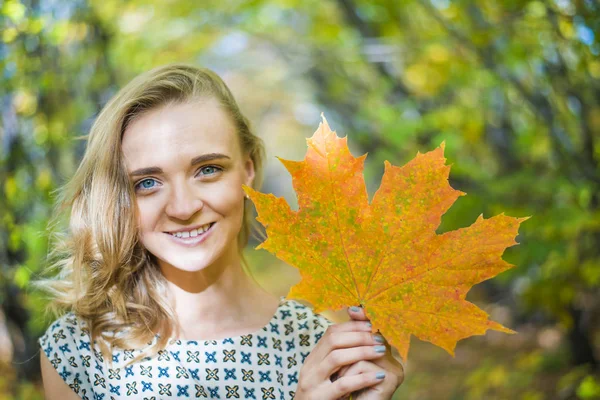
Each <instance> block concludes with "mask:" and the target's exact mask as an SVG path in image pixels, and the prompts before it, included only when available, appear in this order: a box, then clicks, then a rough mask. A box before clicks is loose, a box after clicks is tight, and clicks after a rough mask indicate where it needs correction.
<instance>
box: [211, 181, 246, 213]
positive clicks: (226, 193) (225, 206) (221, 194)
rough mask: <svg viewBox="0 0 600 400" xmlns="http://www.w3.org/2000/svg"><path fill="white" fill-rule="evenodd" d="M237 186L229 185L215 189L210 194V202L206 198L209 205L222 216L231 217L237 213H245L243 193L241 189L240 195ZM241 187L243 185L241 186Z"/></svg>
mask: <svg viewBox="0 0 600 400" xmlns="http://www.w3.org/2000/svg"><path fill="white" fill-rule="evenodd" d="M236 187H237V186H234V185H228V186H227V187H219V188H214V190H211V192H210V201H209V199H208V197H207V198H206V202H207V204H208V205H209V206H210V207H211V208H212V209H213V210H215V211H216V212H218V213H219V214H221V215H231V214H233V213H236V212H243V210H244V202H243V192H242V190H241V189H240V191H239V193H238V191H237V190H235V189H234V188H236ZM240 187H241V185H240Z"/></svg>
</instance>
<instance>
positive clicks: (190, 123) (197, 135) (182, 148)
mask: <svg viewBox="0 0 600 400" xmlns="http://www.w3.org/2000/svg"><path fill="white" fill-rule="evenodd" d="M122 150H123V156H124V158H125V162H126V164H127V167H128V169H129V170H131V169H134V168H141V167H148V166H159V167H162V168H167V167H168V165H170V164H177V163H178V162H181V161H185V162H186V163H189V160H190V159H192V158H194V157H196V156H198V155H201V154H205V153H223V154H226V155H228V156H229V157H231V158H232V159H233V160H235V159H237V158H240V157H241V154H240V153H241V151H240V149H239V140H238V137H237V132H236V129H235V126H234V124H233V121H232V120H231V118H230V117H229V115H228V114H227V113H226V112H225V111H224V110H223V108H222V107H221V106H220V105H219V104H218V102H217V101H216V100H214V99H199V100H197V101H194V102H186V103H180V104H168V105H165V106H162V107H160V108H156V109H153V110H150V111H147V112H145V113H144V114H142V115H140V116H139V117H138V118H136V119H134V120H133V122H131V124H129V126H128V127H127V129H126V130H125V133H124V134H123V141H122Z"/></svg>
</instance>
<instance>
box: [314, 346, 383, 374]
mask: <svg viewBox="0 0 600 400" xmlns="http://www.w3.org/2000/svg"><path fill="white" fill-rule="evenodd" d="M384 354H385V347H384V346H382V345H377V346H373V345H371V346H359V347H352V348H348V349H335V350H332V351H331V352H330V353H329V354H328V355H327V356H326V357H325V359H323V362H322V363H321V364H319V366H318V367H317V369H316V371H315V373H316V377H317V380H318V381H320V382H322V381H323V380H326V379H328V378H329V377H330V376H331V375H332V374H333V373H334V372H336V371H337V370H339V369H340V368H342V367H343V366H344V365H349V364H352V363H355V362H358V361H362V360H373V359H376V358H380V357H382V356H383V355H384ZM336 382H337V381H336Z"/></svg>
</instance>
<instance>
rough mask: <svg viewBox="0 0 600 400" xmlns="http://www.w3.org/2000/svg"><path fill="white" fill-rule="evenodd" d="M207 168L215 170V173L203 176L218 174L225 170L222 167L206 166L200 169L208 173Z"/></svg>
mask: <svg viewBox="0 0 600 400" xmlns="http://www.w3.org/2000/svg"><path fill="white" fill-rule="evenodd" d="M207 168H208V169H213V170H215V172H212V173H208V174H202V175H213V174H216V173H217V172H219V171H222V170H223V169H222V168H221V167H217V166H216V165H206V166H204V167H202V168H200V171H206V169H207Z"/></svg>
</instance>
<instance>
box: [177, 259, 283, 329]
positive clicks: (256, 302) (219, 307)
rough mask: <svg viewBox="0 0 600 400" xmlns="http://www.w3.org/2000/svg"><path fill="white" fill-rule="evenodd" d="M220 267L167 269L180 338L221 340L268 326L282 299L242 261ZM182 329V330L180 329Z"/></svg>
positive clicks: (238, 260)
mask: <svg viewBox="0 0 600 400" xmlns="http://www.w3.org/2000/svg"><path fill="white" fill-rule="evenodd" d="M232 261H233V262H230V263H226V264H222V265H221V266H220V268H218V269H216V268H215V269H214V270H213V269H212V268H211V267H209V268H207V269H206V270H202V271H196V272H193V273H191V272H187V271H181V270H177V271H169V270H167V271H166V274H165V276H166V278H167V282H168V288H169V296H170V298H171V304H172V305H173V307H174V309H175V313H176V315H177V319H178V327H176V329H175V332H174V334H173V335H174V337H176V338H178V339H186V340H192V339H217V338H221V337H228V336H234V335H236V332H238V333H239V334H244V333H249V332H253V331H254V330H256V329H258V328H260V327H262V326H264V325H265V324H266V323H267V322H268V321H269V320H270V318H271V317H272V315H273V313H274V312H275V311H276V309H277V305H278V302H279V299H278V298H277V297H276V296H273V295H271V294H269V293H267V292H266V291H265V290H263V289H262V288H261V287H259V286H258V285H257V284H256V283H255V282H254V281H253V280H252V279H251V278H250V277H249V276H248V275H247V274H246V273H245V272H244V271H243V269H242V264H241V260H240V259H239V258H238V259H237V262H236V261H235V260H232ZM177 328H179V329H177Z"/></svg>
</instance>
